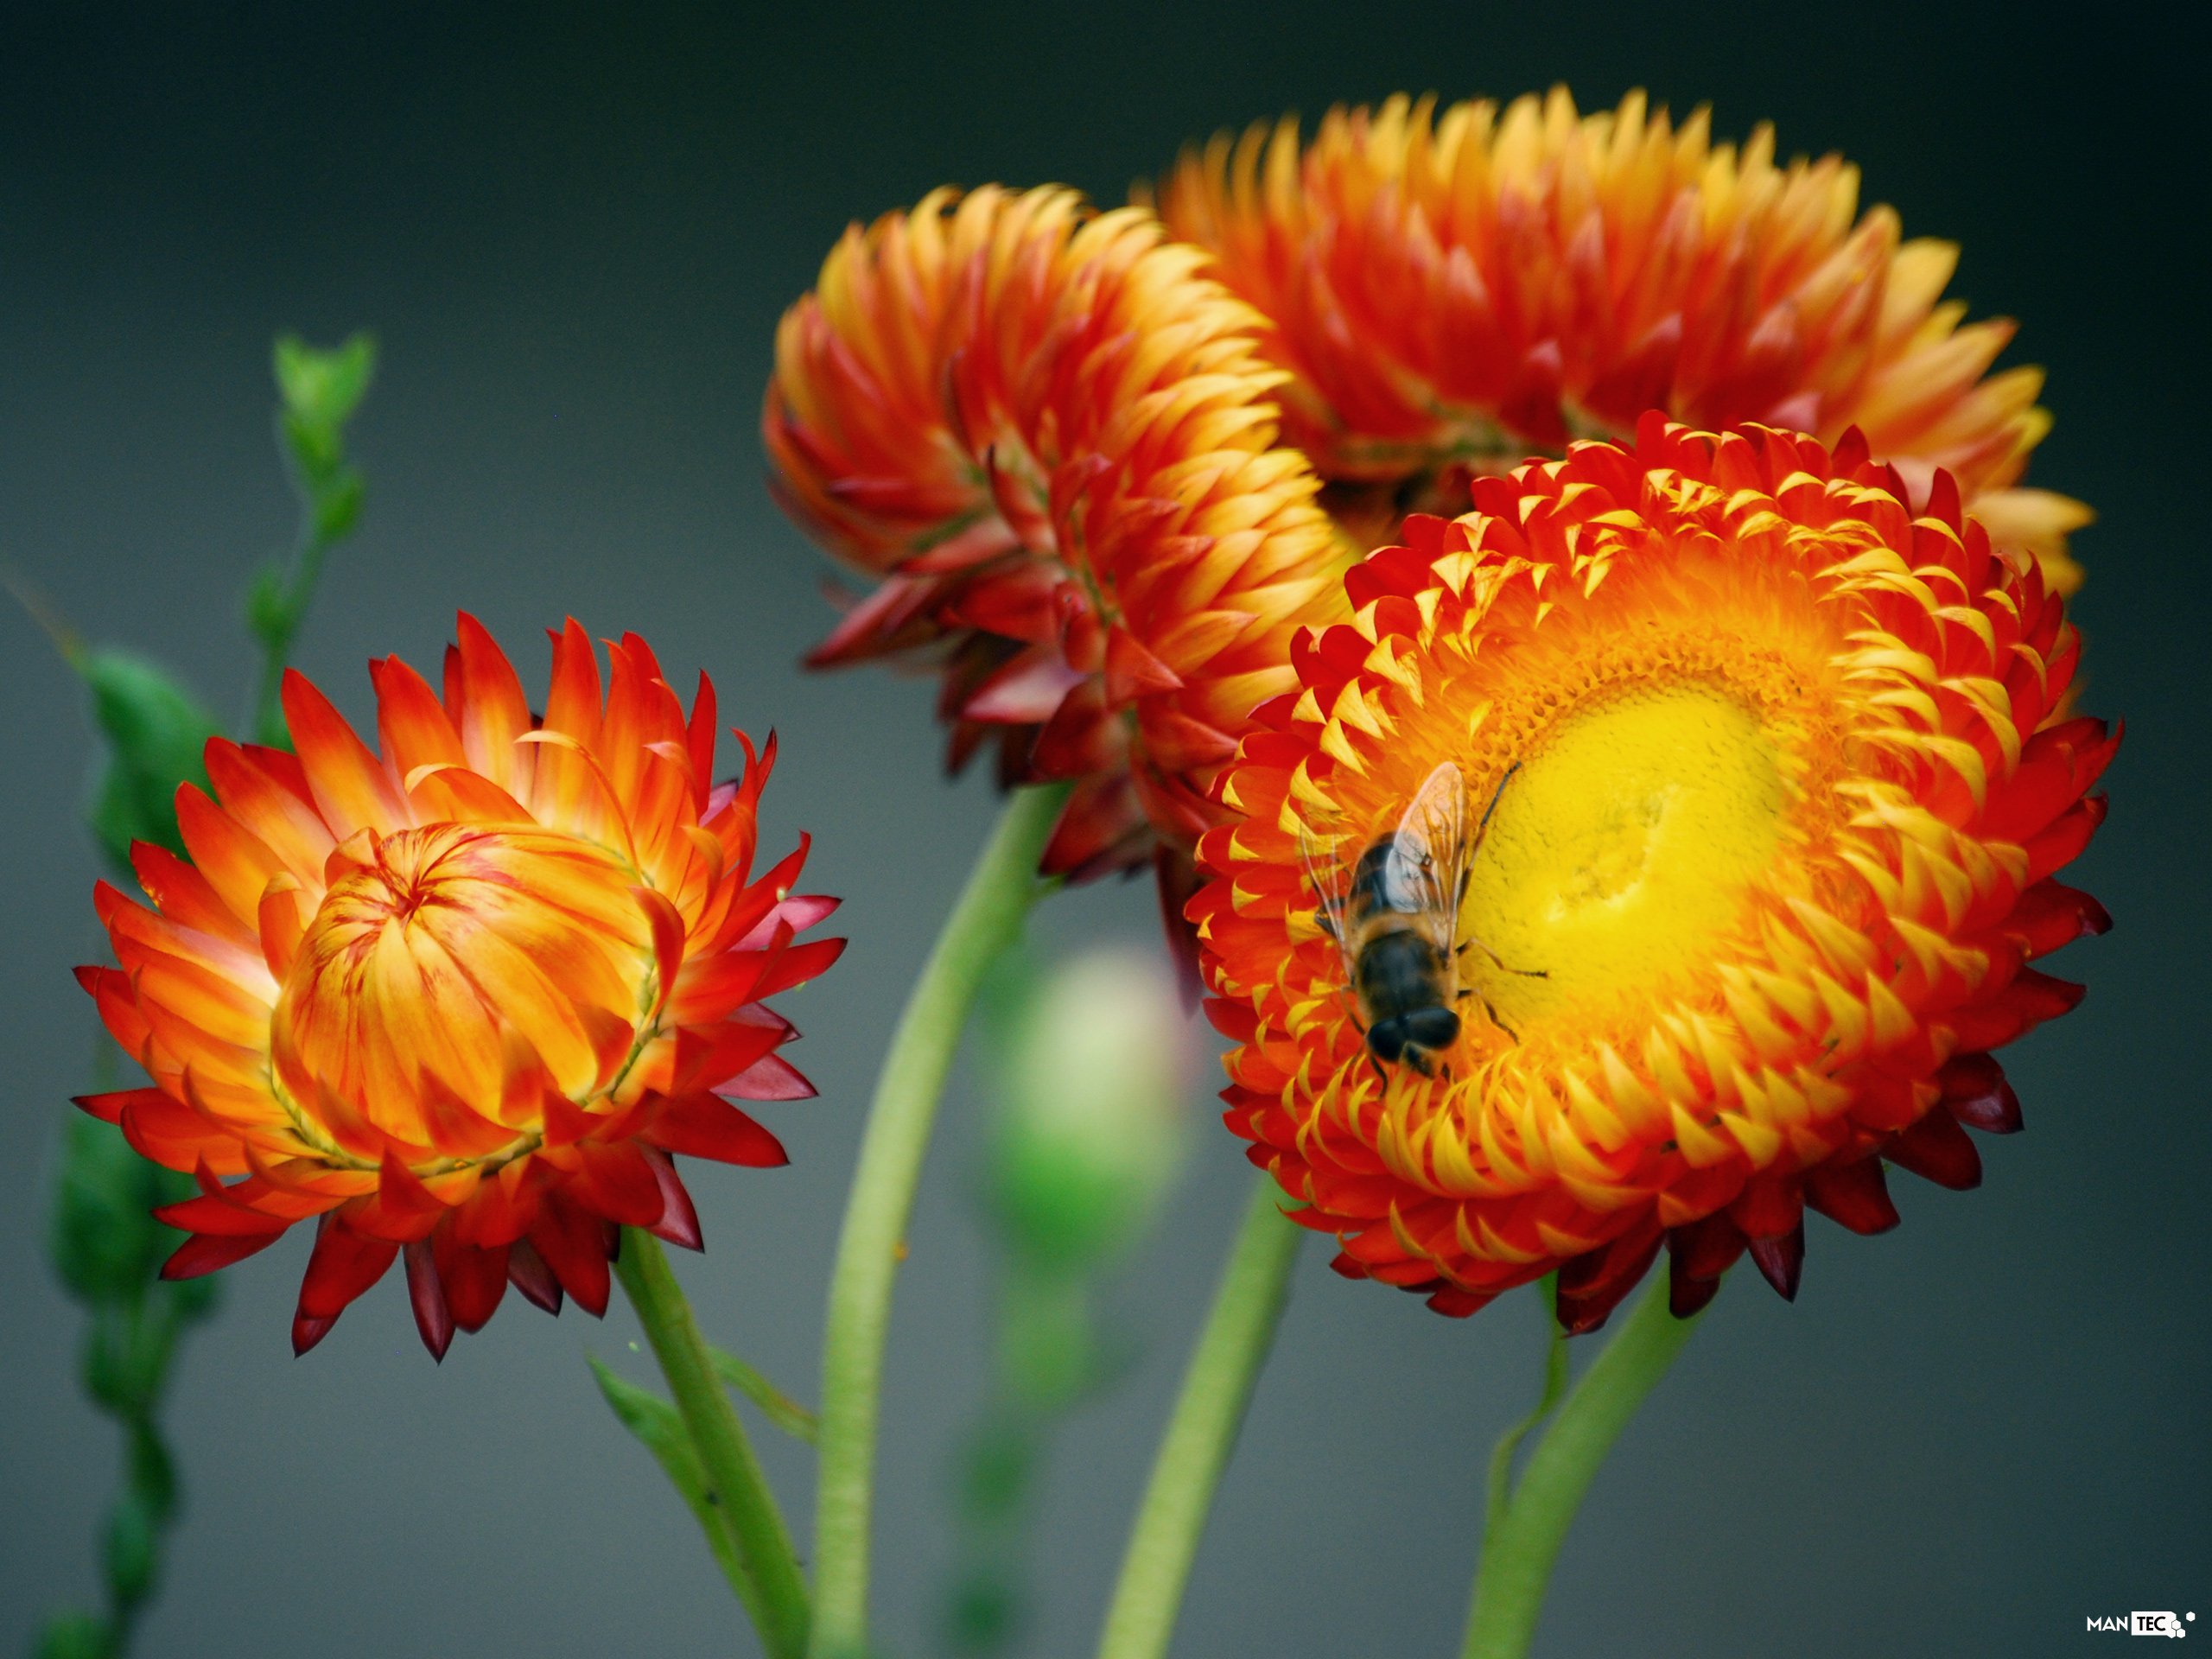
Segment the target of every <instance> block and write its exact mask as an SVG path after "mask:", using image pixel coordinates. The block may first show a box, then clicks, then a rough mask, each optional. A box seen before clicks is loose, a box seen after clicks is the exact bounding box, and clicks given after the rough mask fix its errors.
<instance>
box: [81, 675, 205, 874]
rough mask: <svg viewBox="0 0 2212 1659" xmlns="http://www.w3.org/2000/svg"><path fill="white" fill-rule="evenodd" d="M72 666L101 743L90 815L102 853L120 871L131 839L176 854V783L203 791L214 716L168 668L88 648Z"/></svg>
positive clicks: (178, 844)
mask: <svg viewBox="0 0 2212 1659" xmlns="http://www.w3.org/2000/svg"><path fill="white" fill-rule="evenodd" d="M76 667H77V671H78V672H79V673H80V674H82V675H83V676H84V679H85V683H86V686H88V687H89V688H90V689H91V690H92V720H93V722H94V723H95V724H96V725H98V726H99V729H100V734H101V735H102V736H103V737H105V739H106V740H107V748H108V758H107V767H106V771H105V774H104V775H103V776H102V778H101V779H100V783H99V790H98V791H97V793H96V794H95V795H94V796H93V799H92V810H91V813H90V817H91V821H92V833H93V835H94V836H97V837H98V838H99V843H100V847H101V849H103V850H104V851H105V853H106V854H107V855H108V857H109V858H110V859H111V861H113V862H114V864H115V865H116V867H117V868H118V869H128V868H130V843H131V842H134V841H150V842H154V843H155V844H156V846H160V847H166V848H168V849H169V850H170V851H171V852H173V853H180V854H181V853H182V852H183V851H184V841H183V837H182V836H180V835H179V834H178V833H177V827H176V791H177V785H180V784H184V783H194V784H198V785H200V786H201V787H202V788H205V787H206V786H207V762H206V760H205V759H204V758H203V755H204V752H205V750H206V749H207V740H208V739H209V738H211V737H213V736H214V735H215V734H216V732H217V730H218V729H219V728H218V727H217V726H216V723H215V717H214V716H213V715H210V714H209V713H208V712H207V710H206V709H203V708H202V707H200V702H199V701H198V700H197V699H196V698H194V696H192V694H191V693H190V692H188V691H187V690H185V689H184V688H183V687H182V686H181V685H179V684H178V683H176V681H175V679H174V678H172V677H170V675H169V674H168V671H166V670H165V669H163V668H162V667H161V666H160V665H159V664H156V663H153V662H150V661H149V660H148V659H146V658H143V657H140V656H138V655H137V654H136V653H135V652H127V651H115V650H107V649H102V650H98V651H87V652H83V653H82V654H81V655H80V656H79V657H78V658H77V659H76Z"/></svg>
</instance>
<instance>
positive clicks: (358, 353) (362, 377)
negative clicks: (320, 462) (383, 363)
mask: <svg viewBox="0 0 2212 1659" xmlns="http://www.w3.org/2000/svg"><path fill="white" fill-rule="evenodd" d="M376 368H377V343H376V340H375V339H374V337H372V335H369V334H355V335H354V336H353V338H352V339H350V340H347V341H346V343H345V344H344V345H342V346H337V347H336V348H334V349H333V350H329V351H324V350H321V349H319V348H317V347H315V346H310V345H308V343H307V342H306V341H305V340H302V339H301V338H300V337H299V336H298V335H297V334H279V335H278V336H277V349H276V370H277V395H278V396H279V397H282V398H283V400H284V410H285V412H286V414H288V415H292V416H298V417H299V419H300V420H301V422H302V423H303V424H305V425H308V426H312V427H321V428H324V429H335V428H338V427H341V426H343V425H345V424H346V422H347V421H349V420H351V419H352V418H353V411H354V410H357V409H359V407H360V404H361V399H362V397H365V395H366V394H367V392H368V390H369V382H370V380H371V379H372V378H374V377H375V374H376Z"/></svg>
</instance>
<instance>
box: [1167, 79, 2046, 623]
mask: <svg viewBox="0 0 2212 1659" xmlns="http://www.w3.org/2000/svg"><path fill="white" fill-rule="evenodd" d="M1858 200H1859V171H1858V169H1857V168H1854V167H1852V166H1850V165H1849V164H1847V162H1844V161H1843V160H1842V158H1841V157H1840V156H1826V157H1823V158H1822V159H1821V160H1820V161H1818V162H1806V161H1803V160H1798V161H1795V162H1790V163H1789V165H1788V166H1787V167H1781V166H1777V164H1776V162H1775V159H1774V134H1773V131H1772V130H1771V129H1770V128H1768V127H1764V126H1762V127H1759V128H1758V129H1756V130H1754V131H1753V133H1752V135H1751V142H1750V143H1746V144H1745V145H1744V146H1743V148H1742V149H1740V150H1739V149H1737V148H1736V147H1735V146H1734V145H1732V144H1719V145H1716V144H1714V143H1712V142H1711V139H1710V137H1709V135H1708V132H1707V116H1706V112H1705V111H1702V110H1700V111H1698V112H1697V113H1695V114H1694V115H1693V116H1691V118H1689V120H1688V121H1687V122H1686V123H1684V124H1683V125H1682V126H1681V129H1680V130H1676V129H1675V128H1674V127H1673V126H1672V125H1671V124H1670V123H1669V120H1668V118H1667V116H1666V114H1665V113H1664V111H1661V112H1658V113H1656V114H1654V113H1651V112H1649V111H1647V108H1646V105H1645V101H1644V98H1643V94H1642V93H1640V92H1637V93H1631V94H1630V96H1629V97H1628V98H1627V99H1624V100H1623V102H1622V104H1621V105H1620V108H1619V109H1618V111H1611V112H1609V113H1600V114H1595V115H1590V116H1579V115H1578V114H1577V113H1576V111H1575V107H1574V103H1573V99H1571V98H1570V97H1569V96H1568V95H1567V92H1566V90H1565V89H1564V88H1560V89H1556V90H1554V92H1552V93H1551V94H1550V96H1549V97H1548V98H1546V99H1541V101H1540V100H1538V99H1535V98H1522V99H1516V101H1515V102H1514V103H1512V104H1511V105H1509V106H1507V108H1506V109H1505V110H1504V111H1503V113H1502V114H1501V112H1500V111H1498V110H1497V106H1496V105H1492V104H1491V103H1488V102H1483V103H1473V104H1455V105H1452V106H1451V107H1450V108H1448V109H1446V110H1445V111H1442V112H1441V113H1439V112H1438V111H1437V109H1436V105H1435V101H1434V100H1433V99H1421V101H1420V102H1418V103H1414V102H1411V101H1409V100H1408V99H1404V98H1402V97H1401V98H1393V99H1389V100H1388V101H1387V102H1385V103H1384V104H1383V105H1382V106H1381V107H1380V108H1378V109H1374V110H1369V109H1367V108H1364V107H1363V108H1359V109H1355V110H1351V111H1344V110H1341V109H1339V110H1335V111H1332V112H1331V113H1330V114H1329V116H1328V117H1327V118H1325V120H1324V121H1323V122H1322V124H1321V128H1320V131H1319V135H1318V136H1317V137H1315V139H1314V141H1313V143H1312V144H1311V145H1310V146H1309V147H1307V148H1306V149H1305V150H1304V151H1303V152H1302V153H1301V151H1300V145H1299V137H1298V130H1297V126H1296V124H1295V123H1294V122H1290V121H1285V122H1283V123H1282V124H1281V125H1279V126H1276V127H1274V128H1273V129H1269V128H1268V127H1265V126H1255V127H1254V128H1253V129H1252V130H1250V131H1249V132H1248V133H1246V134H1245V135H1244V137H1243V139H1242V140H1241V141H1236V140H1232V139H1231V138H1230V137H1229V136H1228V135H1226V134H1224V135H1223V136H1221V137H1217V138H1216V139H1215V140H1214V141H1213V143H1211V144H1210V145H1208V146H1207V147H1206V149H1205V151H1204V152H1203V153H1196V152H1193V153H1189V154H1186V155H1185V156H1184V158H1183V160H1182V162H1181V163H1180V164H1179V166H1178V167H1177V168H1175V169H1174V171H1173V174H1172V175H1170V176H1169V177H1168V179H1167V180H1166V182H1165V183H1164V184H1163V185H1162V187H1161V188H1160V213H1161V215H1162V216H1163V218H1164V219H1166V223H1167V226H1168V228H1169V230H1170V231H1171V232H1173V234H1174V235H1176V236H1178V237H1179V238H1182V239H1184V240H1185V241H1188V242H1192V243H1195V244H1198V245H1200V246H1202V247H1205V248H1206V249H1208V250H1210V251H1211V252H1212V253H1213V254H1214V256H1215V258H1216V261H1217V263H1216V264H1215V266H1214V267H1213V270H1214V271H1215V272H1216V274H1217V275H1218V276H1219V277H1221V279H1222V280H1223V281H1224V283H1227V284H1228V285H1229V287H1230V289H1233V290H1234V291H1235V292H1236V293H1237V294H1239V295H1241V296H1243V297H1244V298H1245V299H1247V300H1249V302H1251V303H1252V304H1253V305H1254V306H1255V308H1258V309H1259V310H1260V311H1261V312H1262V313H1263V314H1265V315H1266V316H1267V318H1268V321H1269V322H1270V323H1271V324H1272V325H1273V329H1272V332H1271V333H1269V334H1268V336H1267V337H1266V339H1265V340H1264V342H1263V344H1264V346H1265V349H1266V350H1267V352H1268V354H1269V355H1270V356H1272V357H1273V358H1274V360H1275V361H1277V362H1279V363H1280V364H1281V365H1283V366H1284V367H1285V368H1287V369H1288V370H1290V371H1291V372H1292V375H1293V378H1292V380H1291V381H1290V383H1289V385H1287V387H1286V388H1285V389H1284V391H1283V393H1282V397H1283V401H1284V425H1285V431H1286V435H1287V438H1288V441H1289V442H1293V443H1295V444H1297V445H1299V446H1300V447H1301V448H1303V449H1304V450H1305V451H1306V454H1308V455H1309V456H1311V457H1312V459H1313V462H1314V464H1315V466H1316V467H1319V470H1320V471H1321V472H1322V474H1324V475H1325V476H1326V477H1327V478H1329V479H1330V480H1332V481H1342V482H1344V483H1345V484H1348V485H1352V486H1372V487H1371V488H1370V489H1368V490H1366V491H1364V492H1363V491H1359V490H1357V489H1347V490H1345V491H1344V500H1343V501H1342V502H1340V503H1337V504H1335V505H1339V506H1340V508H1341V509H1342V510H1343V511H1344V512H1345V513H1346V515H1347V517H1348V518H1357V521H1358V522H1359V523H1360V524H1361V526H1362V527H1363V530H1364V531H1366V533H1367V534H1368V535H1369V536H1370V537H1371V538H1373V539H1384V538H1387V537H1389V536H1391V535H1392V534H1393V533H1394V527H1395V524H1396V521H1397V516H1398V513H1399V512H1402V510H1403V509H1404V507H1405V506H1406V505H1409V504H1414V505H1419V504H1423V503H1442V504H1443V505H1442V507H1441V510H1442V511H1446V512H1456V511H1458V510H1459V508H1461V507H1462V506H1464V505H1465V500H1466V495H1465V487H1464V483H1463V482H1462V481H1461V480H1462V479H1463V476H1464V474H1465V473H1466V472H1468V471H1475V472H1481V471H1485V470H1487V471H1503V470H1505V469H1506V468H1507V467H1511V466H1514V465H1516V463H1518V462H1519V461H1520V460H1521V459H1522V457H1523V456H1524V455H1526V454H1529V453H1531V452H1532V451H1539V450H1541V451H1548V452H1549V453H1552V454H1557V453H1558V452H1559V450H1560V447H1561V446H1562V445H1564V444H1565V443H1567V442H1568V441H1569V440H1570V439H1571V438H1576V437H1591V436H1612V437H1622V436H1625V435H1627V434H1629V433H1630V432H1632V431H1633V430H1634V429H1635V427H1636V423H1637V419H1638V417H1639V416H1642V415H1643V412H1644V411H1645V410H1649V409H1662V410H1666V411H1667V412H1668V413H1669V414H1670V415H1672V416H1675V417H1676V418H1677V419H1680V420H1683V421H1687V422H1688V423H1692V424H1694V425H1698V426H1701V427H1707V428H1713V429H1718V428H1719V427H1722V426H1726V425H1729V424H1732V423H1738V422H1745V421H1757V422H1761V423H1766V424H1770V425H1774V426H1780V427H1787V428H1789V429H1795V430H1800V431H1808V432H1811V433H1813V434H1815V435H1817V436H1819V437H1821V439H1822V440H1823V441H1824V442H1831V443H1833V442H1835V441H1836V440H1838V439H1839V438H1840V436H1841V435H1842V434H1843V432H1844V431H1845V430H1846V429H1847V428H1851V427H1857V428H1858V429H1859V430H1860V431H1861V432H1863V433H1864V434H1865V435H1866V442H1868V443H1869V444H1870V445H1871V446H1872V450H1873V452H1874V454H1876V455H1877V456H1878V457H1881V458H1883V459H1885V460H1887V461H1890V462H1891V463H1892V464H1894V465H1895V466H1896V467H1897V470H1898V472H1899V474H1901V475H1902V477H1903V479H1904V482H1905V484H1906V485H1907V486H1908V487H1909V489H1910V494H1911V499H1912V500H1913V502H1914V504H1915V505H1916V508H1917V507H1918V506H1920V505H1923V504H1924V503H1925V502H1926V501H1927V499H1928V493H1929V488H1930V487H1931V482H1932V480H1933V478H1934V475H1935V474H1936V470H1937V469H1938V468H1939V467H1940V468H1943V469H1946V470H1948V471H1949V472H1950V473H1951V474H1953V475H1954V477H1955V479H1956V480H1957V482H1958V486H1959V488H1960V489H1961V491H1963V492H1964V493H1965V494H1966V497H1967V506H1968V507H1969V508H1970V509H1971V510H1972V511H1973V512H1974V515H1975V516H1976V517H1977V518H1980V520H1981V521H1982V523H1983V524H1985V525H1986V527H1987V528H1988V530H1989V531H1990V534H1991V535H1992V536H1993V537H1995V538H1996V539H1997V541H1998V542H1999V544H2000V545H2004V546H2009V547H2014V548H2020V549H2025V550H2032V551H2033V552H2034V553H2035V554H2036V555H2037V557H2038V558H2039V559H2041V560H2042V561H2043V563H2044V576H2045V579H2046V580H2047V581H2048V582H2050V584H2051V585H2052V586H2053V587H2055V588H2058V589H2059V590H2060V591H2061V592H2070V591H2071V590H2072V588H2074V587H2075V585H2077V583H2078V582H2079V580H2080V571H2079V569H2078V568H2077V567H2076V566H2075V564H2074V563H2073V562H2072V561H2071V560H2070V559H2069V557H2068V556H2067V553H2066V537H2067V533H2068V532H2069V531H2072V530H2074V529H2076V528H2078V527H2079V526H2080V525H2082V524H2085V523H2087V522H2088V518H2089V513H2088V509H2086V508H2085V507H2083V506H2082V504H2081V503H2079V502H2077V501H2072V500H2069V499H2067V498H2066V497H2064V496H2059V495H2053V494H2051V493H2048V492H2046V491H2042V490H2032V489H2024V488H2022V487H2021V486H2020V484H2019V480H2020V475H2021V473H2022V470H2023V469H2024V467H2025V466H2026V464H2027V460H2028V454H2029V452H2030V451H2031V450H2032V449H2033V448H2035V446H2036V444H2037V442H2039V441H2040V440H2041V439H2042V437H2043V435H2044V432H2045V431H2046V430H2047V429H2049V427H2050V416H2049V415H2048V414H2047V413H2046V412H2045V411H2044V410H2041V409H2039V408H2037V406H2036V397H2037V393H2038V392H2039V391H2041V389H2042V385H2043V374H2042V372H2041V371H2040V370H2037V369H2032V368H2015V369H2008V370H2006V371H2005V372H2001V373H1999V374H1995V375H1988V370H1989V367H1990V365H1991V364H1992V363H1993V362H1994V361H1995V360H1996V358H1997V356H1998V354H1999V353H2000V352H2001V351H2002V350H2003V349H2004V347H2005V343H2006V342H2007V341H2008V340H2011V339H2012V332H2013V325H2012V323H2011V322H2009V321H1986V322H1979V323H1974V324H1971V325H1968V326H1966V327H1961V320H1962V319H1963V317H1964V316H1965V314H1966V307H1965V306H1964V304H1963V303H1961V302H1957V301H1947V300H1944V299H1943V298H1942V292H1943V288H1944V285H1945V283H1948V281H1949V280H1950V277H1951V272H1952V270H1953V268H1954V266H1955V264H1957V261H1958V249H1957V248H1956V247H1955V246H1954V245H1951V244H1949V243H1945V242H1936V241H1930V240H1925V239H1920V240H1914V241H1910V242H1904V241H1901V240H1900V239H1899V230H1898V226H1897V214H1896V213H1894V212H1893V211H1891V209H1890V208H1888V207H1875V208H1872V209H1871V210H1869V211H1868V212H1866V213H1864V214H1861V213H1859V209H1858ZM1985 376H1986V377H1987V378H1985Z"/></svg>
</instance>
